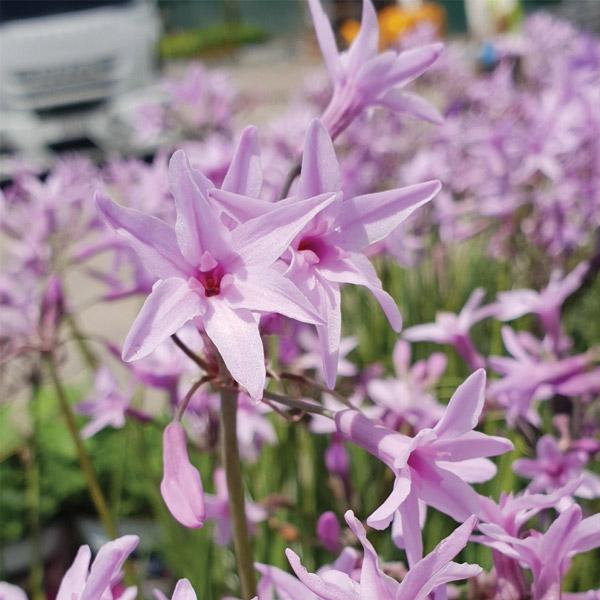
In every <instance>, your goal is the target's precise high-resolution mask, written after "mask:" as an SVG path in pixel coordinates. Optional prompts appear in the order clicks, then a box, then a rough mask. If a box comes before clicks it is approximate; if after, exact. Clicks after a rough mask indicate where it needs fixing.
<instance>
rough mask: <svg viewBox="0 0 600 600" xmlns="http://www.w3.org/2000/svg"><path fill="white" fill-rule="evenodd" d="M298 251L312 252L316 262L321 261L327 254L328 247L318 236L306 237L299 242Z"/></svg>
mask: <svg viewBox="0 0 600 600" xmlns="http://www.w3.org/2000/svg"><path fill="white" fill-rule="evenodd" d="M298 252H311V253H312V254H314V257H315V258H316V261H315V262H319V261H321V260H323V259H324V258H325V257H326V256H327V254H328V247H327V244H326V243H325V242H323V240H321V239H319V238H318V237H305V238H303V239H302V240H300V243H299V244H298Z"/></svg>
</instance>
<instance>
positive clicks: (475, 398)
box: [434, 369, 486, 438]
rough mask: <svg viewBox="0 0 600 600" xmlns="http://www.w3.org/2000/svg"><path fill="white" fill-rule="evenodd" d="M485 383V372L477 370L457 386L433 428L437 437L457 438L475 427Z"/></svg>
mask: <svg viewBox="0 0 600 600" xmlns="http://www.w3.org/2000/svg"><path fill="white" fill-rule="evenodd" d="M485 381H486V375H485V370H484V369H478V370H477V371H475V373H473V374H472V375H470V376H469V377H468V378H467V379H466V380H465V381H464V382H463V383H461V385H459V386H458V388H457V389H456V391H455V392H454V394H453V395H452V398H450V402H449V403H448V406H447V407H446V411H445V412H444V416H443V417H442V418H441V419H440V420H439V422H438V424H437V425H436V426H435V427H434V431H435V432H436V433H437V434H438V436H439V437H448V438H454V437H458V436H459V435H461V434H463V433H467V432H469V431H472V430H473V429H474V428H475V427H477V423H478V422H479V415H480V414H481V411H482V410H483V404H484V402H485Z"/></svg>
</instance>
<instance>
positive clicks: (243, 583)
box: [221, 389, 256, 600]
mask: <svg viewBox="0 0 600 600" xmlns="http://www.w3.org/2000/svg"><path fill="white" fill-rule="evenodd" d="M221 444H222V453H223V454H222V455H223V466H224V467H225V475H226V481H227V491H228V494H229V512H230V517H231V524H232V532H233V547H234V550H235V558H236V562H237V569H238V574H239V578H240V587H241V594H242V598H243V600H250V598H254V596H256V578H255V574H254V558H253V555H252V546H251V544H250V536H249V535H248V523H247V522H246V501H245V497H244V484H243V481H242V468H241V464H240V453H239V448H238V439H237V394H236V392H233V391H230V390H227V389H222V390H221Z"/></svg>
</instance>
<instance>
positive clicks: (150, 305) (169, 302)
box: [123, 277, 205, 362]
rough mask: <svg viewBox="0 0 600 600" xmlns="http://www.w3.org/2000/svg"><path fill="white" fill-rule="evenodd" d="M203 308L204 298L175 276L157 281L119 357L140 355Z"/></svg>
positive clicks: (142, 355) (201, 311)
mask: <svg viewBox="0 0 600 600" xmlns="http://www.w3.org/2000/svg"><path fill="white" fill-rule="evenodd" d="M204 311H205V301H204V299H203V298H201V297H200V296H199V295H198V294H197V293H196V292H194V291H193V290H191V289H190V287H189V285H188V283H187V281H184V280H183V279H179V278H178V277H172V278H171V279H163V280H162V281H158V282H157V283H155V284H154V287H153V288H152V292H151V293H150V295H149V296H148V297H147V298H146V301H145V302H144V305H143V306H142V309H141V310H140V312H139V314H138V316H137V317H136V319H135V321H134V322H133V325H132V326H131V329H130V330H129V333H128V334H127V338H126V339H125V343H124V344H123V360H124V361H127V362H129V361H132V360H138V359H140V358H144V356H147V355H148V354H150V353H151V352H152V351H153V350H154V349H155V348H156V347H157V346H158V345H159V344H160V343H161V342H164V341H165V340H166V339H167V338H168V337H169V336H170V335H173V334H174V333H177V331H178V330H179V329H181V327H183V326H184V325H185V324H186V323H187V322H188V321H190V320H191V319H193V318H194V317H198V316H200V315H202V314H203V313H204Z"/></svg>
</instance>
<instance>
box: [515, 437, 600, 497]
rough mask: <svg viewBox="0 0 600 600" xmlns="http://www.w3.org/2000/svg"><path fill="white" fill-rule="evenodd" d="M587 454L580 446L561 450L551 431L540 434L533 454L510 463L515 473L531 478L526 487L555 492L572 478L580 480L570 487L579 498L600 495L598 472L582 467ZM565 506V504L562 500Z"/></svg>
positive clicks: (537, 490)
mask: <svg viewBox="0 0 600 600" xmlns="http://www.w3.org/2000/svg"><path fill="white" fill-rule="evenodd" d="M589 460H590V455H589V454H588V453H587V452H586V451H585V450H583V449H579V448H577V447H575V448H566V449H564V450H561V448H560V447H559V445H558V442H557V441H556V439H554V438H553V437H552V436H551V435H544V436H542V437H541V438H540V439H539V440H538V442H537V444H536V457H535V459H531V458H519V459H517V460H515V462H514V463H513V470H514V472H515V473H517V475H520V476H521V477H525V478H527V479H531V483H530V484H529V486H528V487H529V490H530V491H531V492H532V493H535V492H547V493H550V492H554V491H555V490H557V489H559V488H561V487H563V486H565V485H568V484H569V483H570V482H573V481H580V484H579V485H578V486H577V488H576V489H575V490H574V491H573V493H574V495H575V496H578V497H580V498H586V499H591V498H599V497H600V476H598V475H596V473H593V472H592V471H589V470H588V469H585V466H586V465H587V463H588V462H589ZM562 506H563V508H564V506H565V504H564V503H562Z"/></svg>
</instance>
